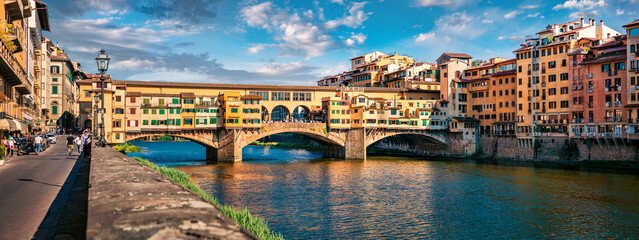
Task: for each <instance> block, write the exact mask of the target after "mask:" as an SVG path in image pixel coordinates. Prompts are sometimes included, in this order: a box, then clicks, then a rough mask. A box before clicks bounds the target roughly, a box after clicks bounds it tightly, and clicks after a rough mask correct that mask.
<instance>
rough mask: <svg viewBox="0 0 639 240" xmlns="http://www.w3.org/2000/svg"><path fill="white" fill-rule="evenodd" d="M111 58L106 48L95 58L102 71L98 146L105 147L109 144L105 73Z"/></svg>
mask: <svg viewBox="0 0 639 240" xmlns="http://www.w3.org/2000/svg"><path fill="white" fill-rule="evenodd" d="M110 60H111V59H110V58H109V55H108V54H106V51H104V49H102V50H100V54H99V55H98V57H97V58H95V62H96V64H97V65H98V71H99V72H100V90H101V94H100V97H101V98H102V99H101V100H102V101H101V102H102V103H101V106H102V108H101V109H100V113H101V114H100V119H101V121H100V140H99V141H98V146H100V147H104V146H106V144H107V142H106V138H105V137H104V136H105V135H104V113H105V112H104V73H106V71H107V69H109V61H110Z"/></svg>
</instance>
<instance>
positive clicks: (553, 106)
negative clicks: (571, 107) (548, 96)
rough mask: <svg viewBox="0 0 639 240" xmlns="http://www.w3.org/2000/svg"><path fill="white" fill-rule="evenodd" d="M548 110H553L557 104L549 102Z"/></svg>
mask: <svg viewBox="0 0 639 240" xmlns="http://www.w3.org/2000/svg"><path fill="white" fill-rule="evenodd" d="M548 108H550V109H555V108H557V102H549V103H548Z"/></svg>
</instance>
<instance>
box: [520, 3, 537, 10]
mask: <svg viewBox="0 0 639 240" xmlns="http://www.w3.org/2000/svg"><path fill="white" fill-rule="evenodd" d="M520 8H521V9H537V8H539V5H537V4H530V5H522V6H521V7H520Z"/></svg>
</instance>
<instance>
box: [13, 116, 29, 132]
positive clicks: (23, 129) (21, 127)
mask: <svg viewBox="0 0 639 240" xmlns="http://www.w3.org/2000/svg"><path fill="white" fill-rule="evenodd" d="M12 121H13V122H14V124H15V129H13V130H12V131H19V132H28V131H29V128H28V127H27V125H26V124H24V123H23V122H20V121H19V120H15V119H13V120H12Z"/></svg>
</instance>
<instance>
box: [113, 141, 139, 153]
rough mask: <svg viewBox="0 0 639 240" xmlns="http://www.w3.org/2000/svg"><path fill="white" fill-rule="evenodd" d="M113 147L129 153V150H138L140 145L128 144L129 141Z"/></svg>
mask: <svg viewBox="0 0 639 240" xmlns="http://www.w3.org/2000/svg"><path fill="white" fill-rule="evenodd" d="M113 149H115V150H116V151H118V152H122V151H124V152H127V153H131V152H139V151H140V147H138V146H135V145H132V144H129V143H121V144H118V145H115V146H113Z"/></svg>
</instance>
